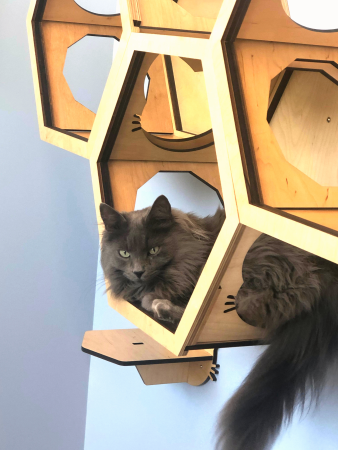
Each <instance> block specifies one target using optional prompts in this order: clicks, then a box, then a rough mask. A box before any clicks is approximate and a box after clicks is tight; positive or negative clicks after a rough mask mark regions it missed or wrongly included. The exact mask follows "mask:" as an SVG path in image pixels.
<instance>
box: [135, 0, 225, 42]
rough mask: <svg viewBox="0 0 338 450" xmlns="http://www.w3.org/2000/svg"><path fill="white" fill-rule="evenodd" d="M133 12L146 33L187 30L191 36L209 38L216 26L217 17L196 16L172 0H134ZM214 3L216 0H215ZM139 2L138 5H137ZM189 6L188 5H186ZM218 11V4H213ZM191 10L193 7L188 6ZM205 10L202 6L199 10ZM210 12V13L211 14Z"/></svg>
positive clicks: (174, 32)
mask: <svg viewBox="0 0 338 450" xmlns="http://www.w3.org/2000/svg"><path fill="white" fill-rule="evenodd" d="M131 3H132V5H133V6H132V7H131V12H132V14H134V16H135V17H133V19H134V20H135V21H136V23H137V25H139V27H140V31H141V32H146V33H156V32H157V33H158V32H161V33H162V34H163V33H164V32H165V33H166V34H168V33H170V32H171V33H173V34H177V33H181V34H182V32H187V33H189V35H190V36H192V35H196V36H198V37H201V38H208V37H209V35H210V33H211V30H212V28H213V26H214V23H215V19H214V18H209V17H196V16H195V15H193V14H191V13H190V12H188V10H187V9H184V7H183V8H182V7H181V6H180V5H179V4H177V3H175V2H173V1H171V0H158V1H156V2H153V1H152V0H132V2H131ZM213 3H214V2H213ZM136 4H137V6H136ZM186 6H187V5H186ZM212 6H213V8H212V10H213V11H214V13H215V12H216V9H217V6H215V5H214V4H213V5H212ZM188 9H189V10H190V11H191V7H189V6H188ZM203 9H204V11H205V9H206V8H205V7H204V8H203V7H200V9H199V12H203ZM209 15H210V14H208V16H209ZM134 23H135V22H134Z"/></svg>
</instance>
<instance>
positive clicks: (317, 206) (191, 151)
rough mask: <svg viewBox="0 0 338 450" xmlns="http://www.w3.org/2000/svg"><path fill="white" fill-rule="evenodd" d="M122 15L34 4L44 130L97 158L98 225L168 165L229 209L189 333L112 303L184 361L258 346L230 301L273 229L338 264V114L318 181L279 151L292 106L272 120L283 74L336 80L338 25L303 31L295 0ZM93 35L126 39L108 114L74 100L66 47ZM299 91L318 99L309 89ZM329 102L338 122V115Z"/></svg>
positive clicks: (136, 5)
mask: <svg viewBox="0 0 338 450" xmlns="http://www.w3.org/2000/svg"><path fill="white" fill-rule="evenodd" d="M120 10H121V16H119V15H118V16H99V15H94V14H90V13H88V12H86V11H84V10H83V9H81V8H80V7H78V6H77V5H76V4H75V2H73V0H62V1H61V0H45V1H42V0H33V1H32V3H31V6H30V10H29V14H28V18H27V25H28V35H29V44H30V52H31V61H32V71H33V79H34V87H35V95H36V104H37V110H38V120H39V127H40V134H41V138H42V139H44V140H46V141H47V142H50V143H52V144H54V145H57V146H59V147H61V148H64V149H66V150H68V151H72V152H74V153H76V154H78V155H80V156H84V157H87V158H89V160H90V167H91V174H92V183H93V189H94V198H95V204H96V210H97V216H98V222H99V223H100V222H101V220H100V216H99V204H100V203H101V202H102V201H105V202H107V203H110V204H113V205H114V207H115V208H116V209H118V210H125V211H130V210H132V209H133V208H134V205H135V198H136V193H137V189H139V188H140V187H141V186H142V185H143V184H144V183H146V182H147V181H148V180H149V179H150V178H151V177H152V176H154V175H155V174H156V173H157V172H159V171H161V170H166V171H168V170H169V171H171V170H173V171H188V172H192V173H194V174H196V175H197V176H198V177H200V178H201V179H203V180H205V181H206V182H207V183H208V184H210V185H211V186H213V187H214V188H215V189H217V190H218V192H219V193H220V195H221V196H222V198H223V201H224V207H225V210H226V214H227V218H226V221H225V223H224V226H223V228H222V230H221V232H220V234H219V236H218V239H217V241H216V243H215V246H214V248H213V250H212V252H211V254H210V257H209V259H208V261H207V263H206V265H205V268H204V270H203V272H202V274H201V276H200V279H199V280H198V283H197V285H196V287H195V290H194V292H193V294H192V297H191V299H190V301H189V304H188V306H187V308H186V310H185V313H184V315H183V317H182V319H181V321H180V323H179V325H178V327H177V329H176V331H175V332H174V333H172V332H170V331H169V330H167V329H166V328H165V327H163V326H162V325H161V324H159V323H157V322H155V321H154V320H153V319H152V318H151V317H149V316H147V315H145V314H144V313H142V311H139V310H138V309H136V308H135V307H134V306H132V305H131V304H129V303H128V302H126V301H124V300H122V299H116V298H113V297H112V296H111V294H109V295H108V301H109V304H110V306H111V307H113V308H114V309H116V311H118V312H119V313H121V314H122V315H123V316H125V317H126V318H127V319H129V320H130V321H131V322H132V323H133V324H134V325H135V326H136V327H138V329H139V330H142V332H144V333H145V334H146V335H148V336H149V338H151V339H153V340H155V341H156V342H157V343H158V344H159V345H160V346H162V347H163V349H164V350H165V351H169V352H171V354H172V355H174V357H186V355H187V352H190V351H197V350H204V351H205V349H208V348H210V349H212V348H217V347H225V346H237V345H254V344H256V343H257V342H258V341H259V339H260V338H261V337H262V335H263V334H262V331H261V330H260V329H258V328H255V327H253V326H250V325H248V324H247V323H245V322H243V321H242V320H241V319H240V317H239V316H238V315H237V313H236V310H235V309H234V306H233V305H231V304H229V303H231V302H232V301H233V298H234V297H236V294H237V292H238V290H239V289H240V286H241V284H242V265H243V260H244V258H245V255H246V253H247V251H248V250H249V248H250V246H251V245H252V243H253V242H254V241H255V240H256V239H257V237H258V236H259V235H260V234H261V233H266V234H268V235H270V236H273V237H275V238H277V239H280V240H282V241H284V242H287V243H289V244H291V245H295V246H297V247H299V248H301V249H303V250H306V251H308V252H311V253H313V254H315V255H318V256H320V257H322V258H325V259H328V260H330V261H333V262H335V263H338V225H337V223H338V220H337V219H338V209H337V208H338V197H337V195H338V194H337V192H338V191H337V189H338V186H336V185H335V183H336V182H335V180H334V181H333V182H332V177H331V175H330V176H329V175H327V176H326V174H325V169H324V168H323V167H324V165H323V162H324V159H325V158H323V152H324V151H330V152H331V153H330V155H331V156H330V157H332V161H333V162H332V164H331V166H334V164H335V161H336V160H337V161H338V158H335V152H336V149H335V148H333V144H331V143H332V142H333V141H334V139H333V138H332V136H331V135H330V136H331V137H330V138H328V135H327V134H326V132H325V129H326V130H327V129H328V127H327V125H328V122H326V123H325V124H323V125H325V127H326V128H325V129H324V128H320V130H319V131H318V132H316V139H317V140H318V148H317V149H316V158H317V161H318V167H317V168H319V167H320V168H321V169H320V179H318V178H315V177H314V176H312V175H309V173H310V172H308V171H307V170H305V169H304V170H303V169H300V168H299V167H303V166H298V167H297V164H295V163H294V161H291V160H290V157H289V156H288V155H287V154H286V153H287V151H289V150H285V149H284V150H285V152H284V153H283V151H282V150H281V148H280V145H282V146H283V144H281V140H280V139H281V138H279V141H278V139H277V138H276V135H277V134H279V136H284V137H285V136H286V137H287V136H289V135H290V133H295V130H293V131H291V130H292V127H291V126H290V121H288V120H287V118H285V115H286V114H287V116H288V117H291V116H290V113H289V112H288V113H285V108H284V107H283V103H280V102H279V106H280V108H281V109H280V110H278V107H276V108H275V111H274V112H275V114H272V116H274V119H273V120H272V121H270V124H269V121H268V120H267V114H268V110H269V105H271V104H272V105H273V102H275V103H277V104H278V102H277V101H276V95H277V97H278V94H280V92H281V89H282V87H283V83H284V82H285V79H284V81H282V80H283V73H286V72H287V71H290V70H292V71H293V72H294V73H296V71H297V72H298V73H300V71H301V70H302V71H303V72H302V73H303V74H308V73H309V72H305V70H306V71H307V70H309V69H311V70H312V71H313V70H316V71H317V72H316V73H321V74H322V73H323V71H324V72H325V73H327V74H328V75H329V77H331V79H330V82H332V78H333V79H335V80H336V71H337V65H338V33H337V32H330V33H320V32H315V31H312V30H308V29H305V28H303V27H301V26H299V25H298V24H296V23H295V22H293V21H292V20H291V19H290V17H289V15H288V8H287V1H286V0H269V2H267V1H266V0H223V1H221V0H212V1H210V0H208V1H207V0H196V1H192V0H178V2H174V1H171V0H156V1H155V0H120ZM86 34H97V35H99V34H100V35H109V36H115V37H117V38H119V39H120V45H119V49H118V51H117V54H116V57H115V59H114V62H113V64H112V67H111V71H110V74H109V77H108V81H107V83H106V87H105V90H104V93H103V96H102V99H101V103H100V106H99V109H98V111H97V114H96V116H95V117H93V116H90V115H88V112H86V111H85V109H83V108H84V107H82V105H79V104H78V105H76V104H75V103H76V102H75V101H74V100H73V99H71V97H70V95H69V92H68V88H67V86H66V85H65V83H64V81H63V80H62V77H61V74H62V67H63V63H64V58H65V55H66V51H67V47H68V46H69V45H71V44H72V43H73V42H75V41H76V40H77V39H80V38H81V37H83V36H85V35H86ZM146 77H149V78H150V84H149V89H148V94H147V98H145V95H144V81H145V79H146ZM284 84H285V83H284ZM332 84H334V83H333V82H332ZM335 87H336V86H335ZM289 88H292V85H291V84H290V85H289ZM304 88H305V85H304ZM289 90H290V89H286V88H285V86H284V91H283V92H284V100H283V102H285V101H286V100H287V96H288V95H289V94H288V91H289ZM67 92H68V94H67ZM283 92H282V93H283ZM294 92H295V91H292V92H291V94H290V95H289V96H291V97H292V99H293V101H294V100H295V99H294V98H293V97H294V95H295V94H294ZM297 95H299V98H300V99H301V100H297V102H298V103H299V102H304V105H305V103H306V101H308V100H309V95H310V94H309V90H306V89H304V90H303V94H302V93H301V92H299V93H297ZM67 96H68V97H67ZM280 98H282V95H281V96H280ZM74 102H75V103H74ZM65 104H66V106H67V107H65V106H64V105H65ZM322 106H323V117H324V116H325V114H326V113H327V115H328V117H330V118H331V119H332V122H331V123H330V125H334V124H335V123H336V114H335V112H336V110H335V109H328V110H326V109H325V105H322ZM283 108H284V109H283ZM304 108H305V106H304ZM330 108H331V106H330ZM326 111H328V112H326ZM294 114H296V113H294ZM291 115H292V114H291ZM337 117H338V115H337ZM73 119H74V120H75V119H76V120H81V121H82V120H83V124H82V122H81V124H80V125H79V127H80V128H81V127H82V126H83V127H87V128H89V129H90V130H91V132H90V135H89V136H87V138H86V137H84V136H79V135H74V134H69V133H68V132H66V131H65V130H66V128H67V127H69V125H68V124H69V123H70V120H73ZM273 122H275V123H273ZM295 123H296V122H295V120H293V123H292V124H291V125H292V126H294V124H295ZM299 123H300V122H299ZM304 123H305V122H304ZM304 123H303V122H302V124H301V125H297V127H298V128H297V130H298V131H299V127H301V126H305V125H304ZM277 128H278V131H277ZM332 128H333V127H331V129H332ZM298 131H297V132H298ZM328 139H329V140H328ZM325 142H327V146H325V145H326V144H325ZM328 149H329V150H328ZM304 155H305V156H304ZM307 158H309V157H308V153H306V151H305V150H304V153H303V160H304V161H305V164H306V159H307ZM322 168H323V169H322ZM330 170H331V167H330ZM334 170H335V174H337V172H338V170H337V169H334ZM316 176H317V175H316ZM326 180H327V181H326ZM99 228H100V231H101V226H100V227H99ZM220 286H221V289H219V287H220ZM93 336H94V335H93ZM112 336H113V335H112ZM114 336H115V334H114ZM116 336H117V335H116ZM118 336H120V335H118ZM101 337H102V335H101ZM119 338H120V337H119ZM119 338H117V337H116V339H119ZM86 339H87V338H86ZM121 345H122V344H121ZM121 348H122V347H121ZM115 350H116V349H115ZM115 350H114V354H115ZM98 353H99V352H98ZM102 354H105V352H104V353H102ZM189 354H190V353H189ZM148 361H151V362H153V360H152V359H151V358H150V359H148ZM173 364H180V363H177V362H176V361H175V362H174V363H173ZM184 364H185V363H184ZM189 364H191V362H189ZM136 365H137V364H136ZM152 365H153V364H150V363H149V364H148V366H147V367H150V366H152ZM185 367H186V366H185ZM142 370H143V369H142ZM144 370H146V369H144ZM184 370H186V369H184ZM149 371H150V372H151V371H152V370H151V369H149ZM150 372H149V373H150ZM146 376H148V375H144V377H146Z"/></svg>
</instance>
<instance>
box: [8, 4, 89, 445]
mask: <svg viewBox="0 0 338 450" xmlns="http://www.w3.org/2000/svg"><path fill="white" fill-rule="evenodd" d="M28 6H29V0H18V1H11V0H2V1H1V3H0V152H1V163H0V199H1V203H0V208H1V212H0V217H1V220H0V278H1V282H0V310H1V312H0V318H1V319H0V320H1V325H0V342H1V347H0V405H1V406H0V448H1V449H2V450H47V449H48V450H68V449H69V450H82V449H83V445H84V433H85V419H86V403H87V388H88V375H89V359H88V357H87V356H86V355H85V354H83V353H82V352H81V350H80V349H81V341H82V337H83V334H84V332H85V331H86V330H88V329H91V328H92V323H93V307H94V296H95V284H96V266H97V251H98V234H97V226H96V217H95V211H94V202H93V194H92V186H91V178H90V170H89V163H88V161H87V160H85V159H83V158H80V157H77V156H75V155H72V154H70V153H68V152H66V151H64V150H61V149H58V148H56V147H53V146H51V145H49V144H47V143H44V142H42V141H41V140H40V137H39V132H38V124H37V116H36V109H35V100H34V93H33V83H32V76H31V68H30V60H29V51H28V43H27V34H26V23H25V21H26V14H27V10H28Z"/></svg>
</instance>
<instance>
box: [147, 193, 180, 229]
mask: <svg viewBox="0 0 338 450" xmlns="http://www.w3.org/2000/svg"><path fill="white" fill-rule="evenodd" d="M173 222H174V218H173V216H172V214H171V206H170V203H169V200H168V199H167V197H165V196H164V195H160V196H159V197H157V199H156V200H155V201H154V203H153V206H152V207H151V210H150V211H149V213H148V216H147V224H148V225H150V226H152V227H156V228H168V227H170V226H171V225H172V224H173Z"/></svg>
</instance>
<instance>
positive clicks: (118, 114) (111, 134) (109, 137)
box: [97, 52, 145, 206]
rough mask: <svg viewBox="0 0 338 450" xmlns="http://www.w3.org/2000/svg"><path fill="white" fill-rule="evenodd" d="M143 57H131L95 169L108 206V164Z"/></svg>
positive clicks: (109, 188)
mask: <svg viewBox="0 0 338 450" xmlns="http://www.w3.org/2000/svg"><path fill="white" fill-rule="evenodd" d="M144 55H145V53H144V52H135V53H134V55H133V57H132V61H131V63H130V66H129V69H128V72H127V76H126V78H125V81H124V84H123V87H122V89H121V92H120V96H119V99H118V101H117V104H116V107H115V110H114V113H113V116H112V118H111V121H110V124H109V127H108V131H107V134H106V137H105V140H104V142H103V145H102V150H101V153H100V155H99V158H98V163H97V168H98V173H99V180H100V187H101V197H102V201H103V202H105V203H107V204H108V205H110V206H114V199H113V193H112V190H111V185H110V175H109V168H108V163H109V159H110V155H111V153H112V150H113V147H114V144H115V141H116V137H117V135H118V132H119V129H120V126H121V124H122V120H123V118H124V115H125V112H126V110H127V106H128V103H129V100H130V97H131V95H132V92H133V89H134V86H135V83H136V80H137V77H138V74H139V71H140V69H141V66H142V62H143V58H144Z"/></svg>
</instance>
